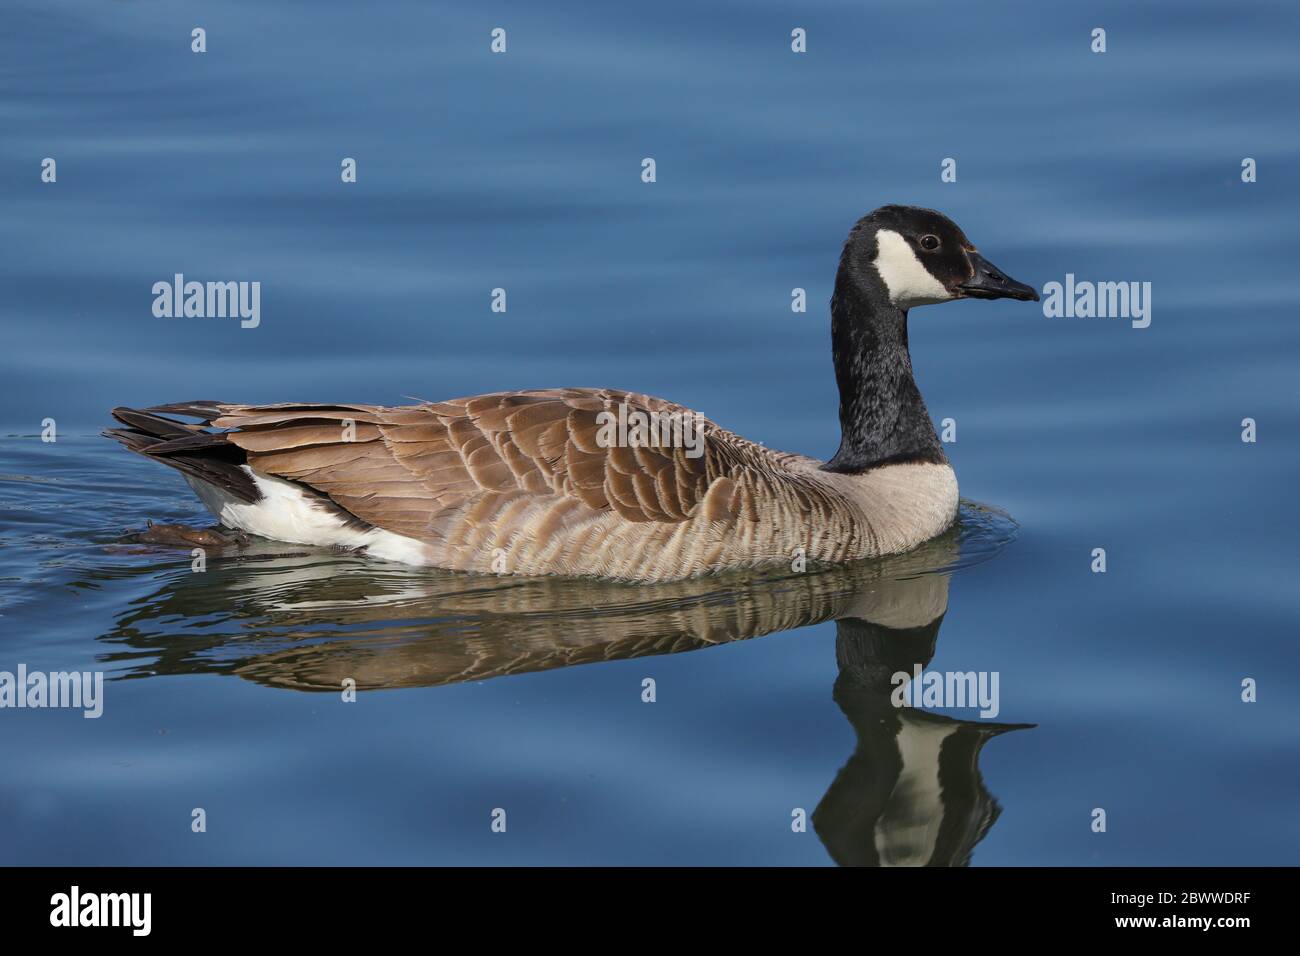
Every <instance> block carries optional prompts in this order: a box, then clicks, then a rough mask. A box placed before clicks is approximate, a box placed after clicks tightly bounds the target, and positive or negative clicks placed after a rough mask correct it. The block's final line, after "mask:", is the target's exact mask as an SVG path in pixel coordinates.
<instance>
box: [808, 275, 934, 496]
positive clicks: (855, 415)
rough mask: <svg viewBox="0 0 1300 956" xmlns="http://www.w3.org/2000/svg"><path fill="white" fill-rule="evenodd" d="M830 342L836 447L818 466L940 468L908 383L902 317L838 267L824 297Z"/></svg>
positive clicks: (921, 405) (926, 418)
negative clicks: (921, 465)
mask: <svg viewBox="0 0 1300 956" xmlns="http://www.w3.org/2000/svg"><path fill="white" fill-rule="evenodd" d="M864 285H866V288H864V287H863V286H864ZM831 344H832V350H833V355H834V359H835V380H836V382H837V383H838V384H839V388H840V447H839V451H837V452H836V453H835V457H834V458H832V459H831V460H830V461H829V462H827V463H826V464H825V465H823V466H822V467H823V468H824V469H825V470H826V471H838V472H848V473H861V472H865V471H870V470H871V469H873V468H878V467H880V466H882V465H891V464H901V463H904V462H936V463H942V462H946V461H947V460H948V458H947V456H946V455H944V453H943V446H942V445H941V444H940V443H939V438H938V436H937V435H935V433H934V426H933V425H932V424H931V422H930V413H929V412H928V411H927V410H926V407H925V401H924V400H923V399H922V398H921V391H920V389H918V388H917V387H916V381H915V379H913V378H912V357H911V355H910V354H909V353H908V351H907V311H906V310H905V309H900V308H898V307H897V306H895V305H894V304H893V303H891V302H890V301H889V297H888V296H887V295H886V294H885V291H884V289H883V288H875V287H873V286H872V285H871V284H869V283H862V282H861V281H860V280H859V279H857V278H855V277H854V276H852V275H851V274H849V270H848V269H847V268H846V266H845V265H843V264H842V265H841V268H840V272H839V275H838V276H837V277H836V279H835V294H834V296H832V298H831Z"/></svg>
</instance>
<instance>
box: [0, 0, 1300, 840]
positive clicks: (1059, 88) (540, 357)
mask: <svg viewBox="0 0 1300 956" xmlns="http://www.w3.org/2000/svg"><path fill="white" fill-rule="evenodd" d="M792 17H793V18H794V19H792ZM5 20H6V27H5V30H4V31H3V33H2V34H0V117H2V118H3V129H4V136H3V137H0V196H2V197H3V202H4V210H5V214H4V215H3V216H0V241H3V244H4V246H3V247H4V249H5V255H4V256H0V288H3V289H4V295H3V297H0V323H2V326H0V331H2V333H3V342H4V348H3V349H0V395H2V397H3V404H2V405H0V426H2V427H0V670H13V669H15V668H16V667H17V665H18V664H19V663H25V664H26V665H27V666H28V667H29V668H31V669H41V670H61V669H70V668H76V669H90V670H102V671H103V672H104V673H105V675H106V678H107V683H106V688H105V697H106V700H105V705H104V714H103V716H102V717H101V718H100V719H98V720H85V719H83V718H82V717H81V715H80V713H78V712H71V711H28V710H21V711H20V710H2V711H0V764H2V765H3V766H4V767H5V768H6V772H5V773H4V774H0V863H15V862H16V863H158V864H161V863H222V864H227V863H228V864H236V863H530V864H531V863H616V864H622V863H647V864H671V863H725V864H739V863H784V864H814V865H816V864H828V863H869V864H874V863H889V864H911V863H923V862H932V863H940V864H961V863H967V862H970V863H973V864H977V865H988V864H1049V863H1064V864H1100V863H1116V864H1255V863H1275V864H1278V863H1294V862H1296V859H1297V847H1300V822H1297V819H1296V816H1295V813H1294V808H1295V805H1296V803H1297V801H1298V800H1300V773H1297V756H1298V753H1297V750H1298V748H1297V730H1296V728H1297V726H1300V700H1298V699H1297V686H1298V678H1300V650H1298V649H1297V647H1298V645H1297V642H1296V637H1297V633H1298V631H1300V627H1298V625H1300V620H1298V617H1300V615H1298V614H1297V607H1296V597H1295V581H1296V579H1297V577H1296V576H1297V572H1298V571H1300V560H1298V559H1297V546H1296V529H1297V525H1298V523H1297V518H1298V517H1300V516H1298V515H1297V499H1296V494H1295V489H1296V479H1297V474H1298V473H1300V412H1297V402H1296V395H1297V383H1298V382H1300V376H1298V375H1297V372H1298V371H1300V359H1298V358H1297V356H1300V323H1298V322H1297V318H1296V312H1295V302H1296V300H1297V291H1298V290H1297V280H1296V278H1295V265H1294V264H1295V262H1296V257H1297V255H1298V254H1300V225H1298V221H1297V218H1296V216H1295V214H1294V213H1295V209H1296V204H1297V200H1298V199H1300V189H1298V188H1297V184H1296V178H1295V177H1294V176H1292V175H1291V174H1290V170H1292V169H1294V168H1295V165H1296V163H1297V161H1300V136H1298V135H1297V130H1296V124H1295V122H1294V103H1295V102H1296V99H1297V94H1300V65H1298V64H1297V61H1296V58H1295V55H1294V50H1295V43H1296V40H1297V26H1298V25H1300V13H1298V12H1297V10H1296V9H1295V8H1294V6H1292V5H1287V4H1282V3H1278V4H1269V3H1259V4H1247V5H1234V6H1230V7H1229V6H1223V7H1220V6H1218V5H1211V4H1201V3H1191V4H1177V5H1161V4H1152V5H1144V6H1143V8H1141V9H1133V8H1132V5H1129V4H1119V3H1114V4H1101V5H1100V6H1098V7H1096V8H1093V9H1090V10H1088V11H1086V12H1085V11H1072V10H1068V9H1064V8H1062V9H1051V8H1049V7H1046V6H1044V5H1036V4H1032V5H1031V4H1023V5H1022V4H1010V3H1008V4H989V5H980V6H979V7H978V8H977V7H974V6H971V5H968V4H939V5H933V4H927V5H924V7H922V6H917V5H908V4H901V3H899V4H893V3H885V4H876V5H862V4H838V3H827V4H820V5H817V6H816V7H814V8H812V9H809V10H806V11H800V12H798V14H797V15H796V14H794V13H791V12H790V11H789V10H788V9H786V8H785V7H783V6H781V5H770V4H744V5H742V4H716V5H713V6H712V7H710V8H707V9H701V8H700V7H699V6H698V5H694V4H684V3H664V4H659V5H656V6H655V7H654V8H653V9H648V10H647V9H640V8H638V10H637V12H636V13H635V15H634V14H632V13H631V12H630V11H629V12H622V11H619V10H616V9H614V8H609V7H607V6H606V5H599V4H582V3H569V4H565V5H564V9H555V8H554V6H551V7H547V8H545V9H543V8H539V7H537V6H536V5H527V4H510V3H507V4H502V5H498V7H497V8H495V9H494V10H493V11H492V12H491V14H490V16H488V15H487V14H481V13H478V12H473V11H471V10H470V9H469V8H468V7H462V8H457V7H456V6H454V5H439V4H423V3H421V4H416V3H394V4H388V5H382V6H378V5H376V8H375V9H372V8H371V7H366V8H364V9H363V8H360V7H356V6H354V5H351V4H342V3H310V4H309V3H286V4H277V5H275V6H274V7H267V6H265V5H257V4H252V3H246V2H240V3H229V4H222V5H220V6H219V7H212V6H210V5H202V6H201V5H185V4H180V5H178V4H164V3H161V2H131V3H127V2H122V3H115V4H90V3H71V2H41V3H36V2H29V0H19V2H18V3H16V4H11V5H10V9H9V10H8V11H7V12H6V15H5ZM196 25H201V26H204V27H205V28H206V29H207V31H208V52H207V53H206V54H203V55H201V56H200V55H196V54H193V53H191V52H190V48H189V31H190V30H191V29H192V28H193V27H194V26H196ZM496 25H503V26H505V27H506V28H507V29H508V31H509V52H508V53H507V54H506V55H505V56H499V57H494V56H492V55H491V54H490V53H489V52H488V49H487V45H488V31H489V30H490V29H491V27H493V26H496ZM1097 25H1104V26H1105V27H1106V28H1107V30H1108V36H1109V52H1107V53H1106V54H1104V55H1095V54H1091V53H1089V52H1088V44H1087V37H1088V32H1089V31H1090V30H1091V28H1092V27H1094V26H1097ZM793 26H803V27H805V28H806V29H807V30H808V32H809V53H808V54H806V55H804V56H802V57H800V56H795V55H793V54H791V53H790V52H789V47H788V37H789V31H790V29H791V28H792V27H793ZM46 156H50V157H55V158H56V159H57V161H58V182H57V183H56V184H53V185H48V184H42V183H41V182H40V180H39V168H40V161H41V159H42V158H44V157H46ZM344 156H351V157H355V158H356V159H357V160H358V169H359V178H358V182H357V183H356V184H354V185H348V186H344V185H342V184H341V183H340V182H339V175H338V173H339V163H340V160H341V158H342V157H344ZM646 156H652V157H654V158H655V159H656V161H657V164H658V182H656V183H655V184H653V185H646V184H643V183H641V181H640V178H639V173H640V163H641V159H642V158H643V157H646ZM1247 156H1249V157H1253V158H1255V159H1256V160H1257V161H1258V164H1259V170H1260V173H1259V181H1258V182H1256V183H1254V184H1251V185H1246V184H1243V183H1241V181H1240V176H1239V169H1240V162H1241V159H1242V158H1243V157H1247ZM944 157H955V158H956V159H957V160H958V170H959V174H958V181H957V182H956V183H951V184H942V183H940V182H939V176H938V170H939V162H940V160H941V159H943V158H944ZM883 202H911V203H917V204H922V205H931V206H935V207H937V208H940V209H943V210H944V211H946V212H948V213H949V214H950V215H952V216H953V218H954V219H956V221H957V222H958V223H959V224H961V225H962V226H963V227H964V228H965V230H966V231H967V233H968V234H969V235H970V237H971V238H972V240H973V241H974V242H976V243H977V244H978V245H979V246H980V247H981V249H982V250H983V251H984V252H986V253H987V254H988V255H989V257H990V258H991V259H992V260H993V261H994V262H996V263H998V264H999V265H1000V266H1003V267H1005V268H1006V269H1007V270H1008V271H1009V272H1011V274H1012V275H1014V276H1016V277H1017V278H1020V279H1023V280H1025V281H1027V282H1031V283H1033V284H1035V285H1036V286H1038V287H1040V288H1041V286H1042V285H1043V284H1044V283H1045V282H1048V281H1053V280H1055V281H1062V280H1063V279H1064V277H1065V274H1066V273H1067V272H1070V273H1074V274H1075V275H1076V276H1078V277H1079V278H1080V279H1090V280H1094V281H1096V280H1114V281H1120V280H1136V281H1149V282H1151V283H1152V288H1153V319H1152V324H1151V326H1150V327H1149V328H1146V329H1141V330H1139V329H1133V328H1131V327H1130V326H1129V324H1128V323H1127V322H1124V321H1112V320H1063V319H1058V320H1049V319H1046V318H1044V317H1043V314H1042V312H1041V310H1040V309H1039V308H1038V307H1036V306H1033V305H1030V304H1024V303H1014V302H993V303H987V302H964V303H958V304H952V305H945V306H939V307H933V308H926V309H921V310H917V311H915V312H914V313H913V315H912V320H911V344H912V351H913V358H914V364H915V366H916V372H917V379H918V382H919V384H920V386H921V389H922V391H923V392H924V394H925V396H926V399H927V402H928V404H929V408H930V411H931V413H932V415H933V417H934V418H935V420H936V421H939V420H941V419H944V418H952V419H954V420H955V422H956V425H957V439H958V440H957V441H956V443H954V444H951V445H950V446H948V447H949V454H950V456H951V458H952V460H953V463H954V466H955V467H956V469H957V473H958V476H959V479H960V481H961V485H962V491H963V495H964V496H965V498H966V499H967V504H966V505H965V506H964V508H963V513H962V520H961V522H960V524H959V526H958V527H957V528H956V529H954V530H953V532H951V533H950V534H949V535H946V536H945V537H943V538H941V539H939V540H938V541H936V542H933V543H931V544H930V545H927V546H926V547H924V548H922V549H920V550H919V551H917V552H916V553H914V554H910V555H906V556H902V557H899V558H896V559H891V560H889V561H885V562H876V563H868V564H863V565H858V566H854V567H850V568H841V569H834V570H823V571H817V572H813V573H809V574H805V575H793V574H780V573H769V574H763V575H731V576H723V577H720V578H716V579H709V580H707V581H699V582H690V583H685V584H678V585H669V586H664V587H661V588H644V587H616V586H612V585H595V584H575V583H572V582H568V583H565V582H556V581H526V580H513V579H495V578H493V579H482V578H472V577H467V576H462V575H448V574H440V573H431V572H427V571H414V570H412V569H409V568H403V567H400V566H394V565H388V564H383V563H379V562H371V561H366V560H362V559H359V558H356V557H353V556H349V555H340V554H332V553H328V552H322V551H314V550H311V549H302V548H293V547H286V546H280V545H274V544H271V543H266V542H258V543H255V545H254V546H253V547H251V548H250V549H248V550H247V551H245V552H241V553H239V554H237V555H232V556H228V557H213V558H212V559H211V561H210V563H209V566H208V570H207V572H206V573H204V574H193V573H191V571H190V564H189V559H188V556H187V555H185V554H183V553H180V552H175V551H165V550H158V549H150V548H144V547H140V546H135V545H130V544H122V543H119V539H120V537H121V536H122V534H123V532H126V531H132V530H138V529H139V528H141V527H142V526H143V525H144V523H145V522H146V521H147V520H150V519H152V520H155V521H188V522H201V521H203V520H204V518H203V513H202V510H201V508H200V506H199V505H198V503H197V501H196V500H195V499H194V497H193V495H192V494H191V493H190V491H189V489H188V488H187V486H186V485H185V484H184V482H183V481H182V480H181V479H180V477H179V476H178V475H176V474H174V473H171V472H168V471H166V470H165V469H162V468H160V467H157V466H155V465H151V464H150V463H148V462H145V461H143V460H140V459H138V458H135V457H133V456H130V455H128V454H127V453H126V452H124V451H122V450H121V449H119V448H118V447H117V446H115V445H114V444H113V443H112V442H109V441H108V440H106V439H101V438H98V437H96V436H95V433H96V432H97V430H98V429H99V428H100V427H103V426H104V425H105V424H107V422H108V416H107V410H108V408H110V407H111V406H113V405H118V404H127V405H148V404H154V403H158V402H163V401H171V400H180V399H192V398H216V399H221V400H238V401H249V402H259V401H267V402H270V401H285V400H301V401H309V400H320V399H324V400H352V401H373V402H387V403H397V402H401V401H403V400H404V399H405V397H406V396H409V395H415V396H420V397H427V398H444V397H450V396H455V395H465V394H473V393H476V392H481V391H490V390H495V389H500V388H517V387H544V386H550V385H593V386H599V385H608V386H617V387H625V388H631V389H636V390H642V391H647V392H650V393H653V394H659V395H664V396H668V397H671V398H673V399H676V400H678V401H681V402H684V403H686V404H688V405H691V406H692V407H695V408H698V409H699V410H700V411H702V412H703V413H705V414H706V415H708V416H710V417H711V418H713V419H714V420H716V421H718V422H720V423H722V424H723V425H725V426H727V427H729V428H732V429H734V430H736V431H738V432H740V433H741V434H744V435H746V436H749V437H752V438H754V439H755V440H759V441H763V442H764V443H766V444H768V445H769V446H773V447H778V448H787V449H790V450H794V451H800V452H804V453H808V454H814V455H818V456H821V457H826V456H829V455H830V454H831V453H833V451H834V449H835V445H836V442H837V440H838V426H837V422H836V419H835V390H834V382H833V378H832V375H831V367H830V355H829V335H828V324H829V321H828V317H827V314H826V309H825V302H826V299H827V298H828V296H829V292H830V286H831V282H832V280H833V277H834V267H835V262H836V257H837V255H838V251H839V245H840V243H841V242H842V240H843V237H844V234H845V232H846V231H847V229H848V227H849V225H850V224H851V223H852V221H853V220H854V219H855V218H856V217H857V216H859V215H861V214H862V213H864V212H866V211H867V210H869V209H870V208H872V207H874V206H876V205H879V204H881V203H883ZM177 272H182V273H185V274H186V275H187V276H189V277H191V278H198V279H221V280H236V279H247V280H258V281H260V282H261V283H262V290H263V291H262V322H261V326H260V327H259V328H257V329H240V328H239V326H238V324H237V323H235V322H231V321H228V320H199V319H189V320H184V319H182V320H166V319H156V318H154V317H153V315H152V314H151V311H150V306H151V304H152V295H151V293H150V288H151V286H152V284H153V283H154V282H157V281H159V280H166V279H170V277H171V276H172V275H173V274H174V273H177ZM498 286H501V287H505V288H507V289H508V293H509V311H508V312H507V313H506V314H504V315H501V314H493V313H491V312H490V311H489V308H488V305H489V293H490V290H491V289H492V288H494V287H498ZM795 287H802V288H806V289H807V290H808V301H809V310H808V312H807V313H806V314H794V313H792V312H791V311H790V305H789V303H790V290H791V289H792V288H795ZM1247 417H1250V418H1253V419H1255V420H1256V422H1257V423H1258V432H1259V440H1258V441H1257V442H1256V443H1254V444H1244V443H1243V442H1242V441H1241V440H1240V432H1241V421H1242V419H1243V418H1247ZM46 418H53V419H54V420H55V421H56V422H57V426H58V441H57V442H55V443H44V442H42V441H41V440H40V437H39V435H40V431H41V422H42V420H43V419H46ZM975 502H984V503H986V504H983V505H981V504H976V503H975ZM1099 547H1100V548H1105V549H1106V553H1107V572H1106V573H1105V574H1094V573H1092V572H1091V570H1090V565H1091V563H1092V552H1093V549H1095V548H1099ZM915 664H922V665H924V666H925V667H927V668H934V669H938V670H943V671H988V672H997V673H998V674H999V676H1000V712H999V714H998V715H997V717H996V718H994V719H991V720H985V719H980V718H979V716H978V714H977V712H976V711H974V710H940V711H937V712H918V711H904V712H899V711H898V710H896V709H895V708H893V707H891V706H889V703H888V692H889V690H890V686H889V675H890V674H891V673H893V672H894V671H896V670H911V669H912V667H913V666H914V665H915ZM349 676H350V677H353V678H355V679H356V681H357V682H358V686H359V688H360V693H359V695H358V700H357V702H356V703H352V704H344V703H342V702H341V701H340V699H339V693H338V690H337V688H338V686H339V683H340V681H341V680H342V679H343V678H344V677H349ZM1246 677H1251V678H1254V679H1255V680H1256V681H1257V682H1258V687H1259V700H1258V702H1257V703H1255V704H1244V703H1242V702H1241V700H1240V692H1241V691H1240V688H1241V681H1242V680H1243V678H1246ZM646 678H653V679H654V681H655V686H656V697H657V700H656V702H655V703H654V704H647V703H643V702H642V699H641V695H642V682H643V680H645V679H646ZM195 807H202V808H204V809H205V810H206V812H207V819H208V832H207V833H205V834H201V835H200V834H194V833H192V832H191V831H190V814H191V810H192V809H193V808H195ZM497 807H500V808H504V809H505V810H506V811H507V814H508V831H507V833H506V834H505V835H500V834H493V833H492V832H491V831H490V829H489V823H490V814H491V811H492V810H493V808H497ZM1097 807H1101V808H1104V809H1105V810H1106V813H1107V820H1108V827H1107V832H1106V833H1105V834H1095V833H1092V832H1091V830H1090V827H1089V824H1090V822H1091V813H1092V811H1093V809H1094V808H1097ZM795 808H802V809H804V810H805V811H806V812H807V814H808V816H809V819H810V824H809V827H808V832H806V833H794V832H792V831H791V813H792V810H794V809H795Z"/></svg>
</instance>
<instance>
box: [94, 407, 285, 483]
mask: <svg viewBox="0 0 1300 956" xmlns="http://www.w3.org/2000/svg"><path fill="white" fill-rule="evenodd" d="M218 405H219V403H217V402H177V403H176V404H174V405H159V406H158V407H157V408H150V409H145V410H139V409H135V408H115V409H113V417H114V418H116V419H117V420H118V421H119V422H121V423H122V424H123V425H125V426H126V427H125V428H107V429H105V430H104V432H103V434H104V435H105V436H107V437H109V438H112V439H115V440H117V441H119V442H121V443H122V444H123V445H125V446H126V447H127V448H129V449H130V450H131V451H133V452H136V453H137V454H140V455H144V456H145V457H146V458H152V459H153V460H154V461H160V462H162V463H163V464H164V465H169V466H171V467H172V468H175V469H176V470H177V471H179V472H181V473H183V474H186V475H189V476H190V477H192V478H196V479H198V480H199V481H203V482H207V483H208V484H210V485H214V486H216V487H217V488H220V489H221V490H222V491H226V492H229V493H230V494H232V495H234V496H235V497H236V498H238V499H240V500H241V501H247V502H250V503H251V502H254V501H259V500H260V499H261V497H262V494H261V492H259V491H258V490H257V486H256V485H255V484H253V479H252V478H251V477H250V476H249V474H248V472H246V471H244V470H243V469H242V468H241V467H240V465H242V464H244V462H245V460H246V458H245V455H244V450H243V449H242V448H240V447H239V446H238V445H236V444H234V443H233V442H230V441H228V440H227V439H226V436H225V435H224V434H223V433H221V432H210V431H205V430H204V429H203V425H188V424H186V423H184V422H178V421H176V420H175V419H171V418H165V417H163V416H162V415H159V414H157V412H159V411H168V412H172V413H174V414H179V415H187V416H190V417H193V418H201V419H203V424H204V425H205V424H207V423H208V422H209V421H211V420H212V419H213V418H215V417H217V415H218V414H219V410H218Z"/></svg>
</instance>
